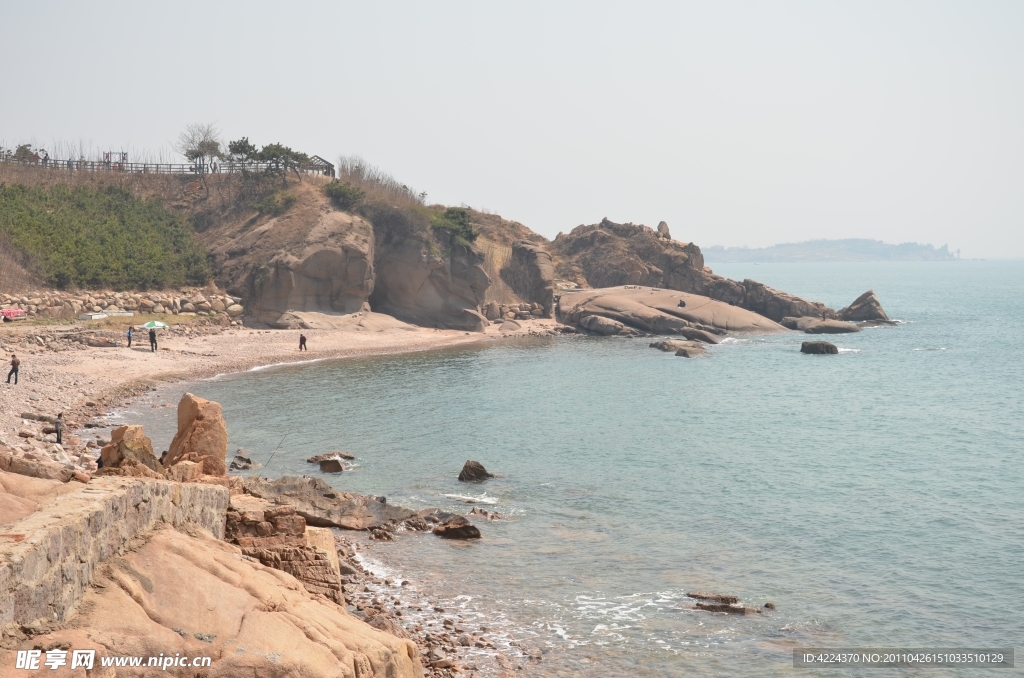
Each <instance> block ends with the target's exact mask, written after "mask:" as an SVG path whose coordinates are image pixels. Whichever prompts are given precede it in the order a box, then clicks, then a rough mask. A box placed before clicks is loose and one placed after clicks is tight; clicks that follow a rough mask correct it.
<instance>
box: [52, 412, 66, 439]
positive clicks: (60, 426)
mask: <svg viewBox="0 0 1024 678" xmlns="http://www.w3.org/2000/svg"><path fill="white" fill-rule="evenodd" d="M53 428H54V429H55V430H56V433H57V444H58V445H63V444H64V442H63V438H62V436H63V435H64V413H63V412H58V413H57V421H55V422H53Z"/></svg>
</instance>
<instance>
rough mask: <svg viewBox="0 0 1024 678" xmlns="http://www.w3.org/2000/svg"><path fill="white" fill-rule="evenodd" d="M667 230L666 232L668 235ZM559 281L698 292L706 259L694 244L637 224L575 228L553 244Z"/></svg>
mask: <svg viewBox="0 0 1024 678" xmlns="http://www.w3.org/2000/svg"><path fill="white" fill-rule="evenodd" d="M667 228H668V227H667V226H666V230H667ZM551 250H552V253H553V254H554V255H555V257H556V259H557V260H558V266H557V273H558V275H559V277H561V278H564V279H566V280H572V281H574V282H576V283H578V284H580V285H584V286H587V285H589V286H590V287H615V286H617V285H644V286H649V287H666V288H669V289H675V290H682V291H687V292H690V291H697V290H698V289H699V287H700V282H701V279H702V277H703V269H704V256H703V255H702V254H701V252H700V248H699V247H697V246H696V245H694V244H693V243H680V242H676V241H674V240H672V239H670V238H665V237H662V235H661V234H659V233H658V232H657V231H655V230H654V229H652V228H650V227H648V226H643V225H636V224H616V223H614V222H612V221H609V220H608V219H603V220H602V221H601V223H600V224H593V225H590V226H582V225H581V226H577V227H576V228H574V229H573V230H572V232H571V233H569V234H559V235H558V237H557V238H555V240H554V242H553V243H552V244H551Z"/></svg>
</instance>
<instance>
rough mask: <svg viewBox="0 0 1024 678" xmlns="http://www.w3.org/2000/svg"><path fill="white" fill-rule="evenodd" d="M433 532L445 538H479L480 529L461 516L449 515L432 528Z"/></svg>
mask: <svg viewBox="0 0 1024 678" xmlns="http://www.w3.org/2000/svg"><path fill="white" fill-rule="evenodd" d="M434 534H436V535H437V536H439V537H444V538H445V539H479V538H480V530H479V529H478V528H477V527H476V525H474V524H473V523H471V522H469V520H468V519H466V518H464V517H463V516H451V517H450V518H448V519H446V520H445V521H443V522H442V523H441V524H440V525H438V526H437V527H435V528H434Z"/></svg>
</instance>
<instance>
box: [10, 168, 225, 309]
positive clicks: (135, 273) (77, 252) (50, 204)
mask: <svg viewBox="0 0 1024 678" xmlns="http://www.w3.org/2000/svg"><path fill="white" fill-rule="evenodd" d="M0 234H2V235H5V236H6V240H7V241H8V242H9V243H10V244H11V245H12V246H13V247H14V248H16V249H17V250H20V251H21V252H23V253H24V254H25V255H26V256H27V258H28V261H29V267H30V269H32V271H33V272H34V273H36V274H37V275H38V276H39V277H40V278H42V279H43V280H45V281H46V282H47V283H49V284H51V285H53V286H55V287H60V288H67V287H85V288H100V287H103V288H115V289H127V288H133V289H147V288H163V287H173V286H180V285H185V284H194V285H197V284H203V283H205V282H206V281H207V280H208V279H209V277H210V270H209V266H208V264H207V261H206V255H205V253H204V251H203V248H202V246H201V245H200V244H199V242H198V241H197V240H196V238H195V234H194V231H193V229H192V226H191V225H190V224H189V223H188V221H187V220H186V219H185V218H184V217H183V216H182V215H180V214H178V213H175V212H172V211H170V210H169V209H167V208H165V207H164V206H163V204H162V203H161V202H160V201H159V200H156V199H155V198H140V197H138V196H136V195H135V194H133V193H132V192H131V191H129V190H126V189H124V188H119V187H114V186H98V187H97V186H88V185H79V186H67V185H62V184H54V185H49V186H47V185H37V186H25V185H7V184H0Z"/></svg>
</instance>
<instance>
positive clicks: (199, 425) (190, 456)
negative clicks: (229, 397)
mask: <svg viewBox="0 0 1024 678" xmlns="http://www.w3.org/2000/svg"><path fill="white" fill-rule="evenodd" d="M227 455H228V428H227V425H226V424H225V423H224V412H223V410H222V409H221V406H220V403H215V402H213V401H212V400H206V399H204V398H199V397H197V396H194V395H192V394H191V393H186V394H185V395H183V396H182V397H181V401H180V402H179V403H178V432H177V433H176V434H174V440H172V441H171V447H170V448H169V449H168V450H167V457H166V458H165V462H164V463H165V464H166V465H167V466H173V465H174V464H177V463H178V462H180V461H193V462H199V463H201V464H202V465H203V473H205V474H206V475H210V476H224V475H227Z"/></svg>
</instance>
